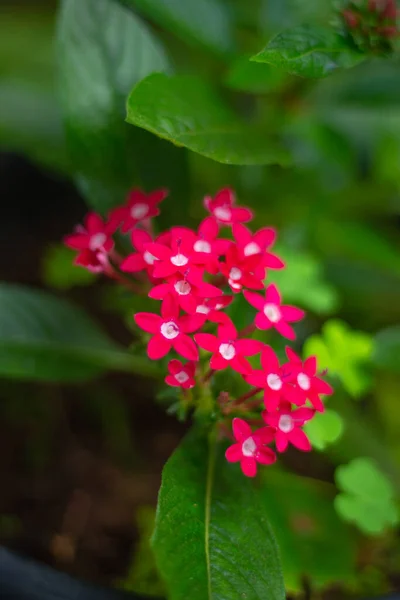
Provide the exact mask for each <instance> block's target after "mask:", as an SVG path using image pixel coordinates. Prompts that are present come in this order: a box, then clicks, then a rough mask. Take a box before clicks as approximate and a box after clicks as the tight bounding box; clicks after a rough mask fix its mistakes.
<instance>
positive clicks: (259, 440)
mask: <svg viewBox="0 0 400 600" xmlns="http://www.w3.org/2000/svg"><path fill="white" fill-rule="evenodd" d="M232 429H233V435H234V436H235V440H236V444H233V445H232V446H229V448H228V449H227V451H226V453H225V456H226V459H227V460H228V461H229V462H239V461H240V466H241V469H242V471H243V473H244V474H245V475H246V476H247V477H255V476H256V474H257V463H260V464H262V465H272V464H273V463H274V462H275V461H276V454H275V452H274V451H273V450H271V448H268V447H267V444H270V443H271V442H272V441H273V440H274V438H275V430H274V429H272V428H271V427H262V428H261V429H258V430H257V431H254V432H252V430H251V427H250V425H249V424H248V423H246V421H243V419H238V418H236V419H233V422H232Z"/></svg>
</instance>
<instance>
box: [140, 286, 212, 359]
mask: <svg viewBox="0 0 400 600" xmlns="http://www.w3.org/2000/svg"><path fill="white" fill-rule="evenodd" d="M134 319H135V322H136V324H137V325H138V326H139V327H140V328H141V329H143V330H144V331H147V333H152V334H153V337H152V338H151V340H150V341H149V344H148V346H147V354H148V356H149V358H151V359H152V360H158V359H160V358H163V357H164V356H165V355H166V354H168V352H169V351H170V350H171V349H172V348H173V349H174V350H175V352H177V353H178V354H180V355H181V356H183V358H186V359H187V360H195V361H197V360H198V359H199V352H198V350H197V347H196V344H195V343H194V341H193V340H192V338H191V337H189V336H188V335H187V334H188V333H193V332H194V331H196V330H197V329H199V327H201V326H202V325H203V323H204V319H203V318H202V317H200V316H199V315H185V316H179V305H178V303H177V302H176V300H175V298H173V297H172V296H167V297H166V298H165V300H164V302H163V303H162V305H161V316H160V315H156V314H154V313H145V312H142V313H136V314H135V315H134Z"/></svg>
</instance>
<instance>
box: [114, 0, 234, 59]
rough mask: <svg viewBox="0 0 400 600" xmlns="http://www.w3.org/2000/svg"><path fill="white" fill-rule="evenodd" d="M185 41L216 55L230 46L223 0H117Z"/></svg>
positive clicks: (229, 24) (228, 13) (229, 22)
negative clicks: (192, 0)
mask: <svg viewBox="0 0 400 600" xmlns="http://www.w3.org/2000/svg"><path fill="white" fill-rule="evenodd" d="M120 2H121V3H122V4H125V5H126V6H130V7H132V9H133V10H138V11H139V12H140V13H142V14H143V15H144V16H145V17H147V18H148V19H150V20H153V21H154V22H155V23H157V24H158V25H160V27H162V28H163V29H166V30H168V31H170V32H171V33H172V34H173V35H175V36H177V37H179V38H181V39H182V40H183V41H184V42H187V43H188V44H194V45H200V46H203V47H204V48H207V49H209V50H211V51H212V52H215V53H217V54H222V55H223V54H226V53H229V52H232V49H233V48H234V39H233V23H232V13H231V10H230V9H229V6H228V5H227V4H226V3H224V2H223V0H196V1H195V2H182V0H162V2H160V0H120Z"/></svg>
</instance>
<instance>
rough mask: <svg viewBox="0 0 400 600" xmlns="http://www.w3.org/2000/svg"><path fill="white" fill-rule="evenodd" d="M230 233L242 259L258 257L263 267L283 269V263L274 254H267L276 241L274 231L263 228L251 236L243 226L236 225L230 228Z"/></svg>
mask: <svg viewBox="0 0 400 600" xmlns="http://www.w3.org/2000/svg"><path fill="white" fill-rule="evenodd" d="M232 233H233V236H234V238H235V240H236V242H237V246H238V248H239V251H240V252H241V254H242V256H243V258H247V257H249V256H260V258H261V259H262V261H261V263H262V266H263V267H268V268H269V269H283V268H284V266H285V263H284V262H283V261H282V260H281V259H280V258H278V256H275V254H271V253H270V252H268V250H269V249H270V248H271V247H272V246H273V244H274V242H275V240H276V231H275V229H272V228H268V227H265V228H264V229H259V231H257V232H256V233H254V234H253V233H252V232H251V231H250V230H249V229H248V228H247V227H245V225H242V224H241V223H236V224H235V225H233V227H232Z"/></svg>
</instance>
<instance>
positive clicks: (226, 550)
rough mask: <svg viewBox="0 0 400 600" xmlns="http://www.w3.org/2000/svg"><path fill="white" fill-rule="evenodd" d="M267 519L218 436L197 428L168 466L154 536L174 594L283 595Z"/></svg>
mask: <svg viewBox="0 0 400 600" xmlns="http://www.w3.org/2000/svg"><path fill="white" fill-rule="evenodd" d="M267 517H268V515H267V514H266V512H265V510H264V509H263V506H262V503H261V502H260V498H259V496H258V495H257V493H256V491H255V489H254V487H253V482H252V481H250V480H248V479H245V478H244V477H242V475H241V474H239V468H238V466H237V465H235V466H233V465H229V464H228V463H227V462H226V460H225V458H224V448H221V447H220V444H218V443H217V442H216V440H215V437H214V435H211V436H207V435H206V434H205V433H203V432H200V431H198V430H192V431H191V432H190V433H189V434H188V436H187V437H186V438H185V439H184V440H183V442H182V444H181V446H180V447H179V448H178V449H177V450H176V451H175V453H174V454H173V455H172V457H171V458H170V459H169V461H168V462H167V464H166V466H165V468H164V471H163V478H162V485H161V490H160V495H159V501H158V508H157V516H156V528H155V533H154V537H153V548H154V552H155V556H156V561H157V564H158V568H159V570H160V572H161V574H162V575H163V577H164V579H165V581H166V584H167V590H168V592H169V598H170V599H171V600H187V598H191V600H205V599H208V600H237V598H241V597H243V598H244V597H245V598H246V599H247V600H278V599H279V600H284V598H285V592H284V586H283V580H282V574H281V566H280V562H279V557H278V549H277V546H276V542H275V538H274V537H273V534H272V532H271V529H270V527H269V525H268V521H267Z"/></svg>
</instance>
